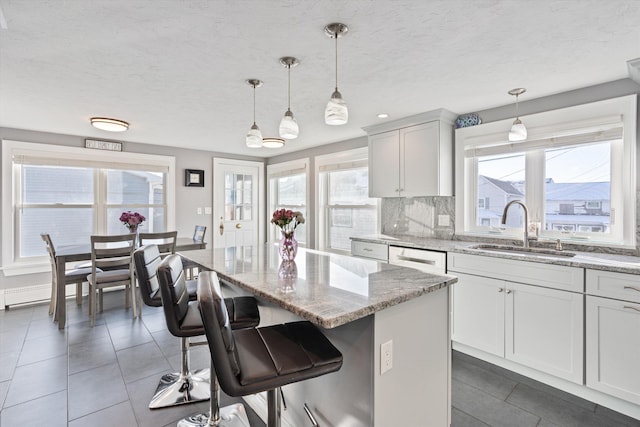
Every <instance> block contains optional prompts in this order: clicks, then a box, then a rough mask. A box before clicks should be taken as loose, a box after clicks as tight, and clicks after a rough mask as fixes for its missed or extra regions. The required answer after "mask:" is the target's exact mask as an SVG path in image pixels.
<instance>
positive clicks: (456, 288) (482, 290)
mask: <svg viewBox="0 0 640 427" xmlns="http://www.w3.org/2000/svg"><path fill="white" fill-rule="evenodd" d="M453 274H455V275H456V276H457V277H458V283H456V284H454V285H453V286H452V289H453V298H452V305H453V309H452V310H453V322H452V323H453V324H452V332H451V334H452V335H451V339H452V340H454V341H456V342H459V343H461V344H465V345H468V346H470V347H474V348H477V349H479V350H483V351H486V352H487V353H491V354H495V355H496V356H500V357H504V295H505V293H504V292H505V282H504V281H503V280H496V279H489V278H487V277H480V276H472V275H468V274H462V273H453Z"/></svg>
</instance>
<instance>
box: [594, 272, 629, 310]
mask: <svg viewBox="0 0 640 427" xmlns="http://www.w3.org/2000/svg"><path fill="white" fill-rule="evenodd" d="M587 294H589V295H595V296H600V297H605V298H614V299H619V300H623V301H632V302H636V303H640V276H636V275H635V274H627V273H615V272H613V271H600V270H589V269H587Z"/></svg>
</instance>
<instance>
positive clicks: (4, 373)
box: [0, 351, 20, 381]
mask: <svg viewBox="0 0 640 427" xmlns="http://www.w3.org/2000/svg"><path fill="white" fill-rule="evenodd" d="M19 358H20V353H19V352H18V351H11V352H7V353H0V381H7V380H10V379H11V378H13V372H14V371H15V369H16V366H17V365H18V359H19Z"/></svg>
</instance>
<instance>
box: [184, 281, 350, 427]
mask: <svg viewBox="0 0 640 427" xmlns="http://www.w3.org/2000/svg"><path fill="white" fill-rule="evenodd" d="M198 304H199V308H200V314H201V316H202V323H203V325H204V329H205V332H206V336H207V342H208V344H209V351H210V352H211V373H212V374H211V387H212V391H211V399H212V401H213V399H214V398H217V394H218V393H217V392H214V390H213V388H214V387H215V386H216V384H215V383H216V381H215V380H216V378H217V381H219V384H220V388H222V390H223V391H224V392H225V393H226V394H228V395H229V396H234V397H238V396H246V395H249V394H254V393H259V392H263V391H267V401H268V403H267V404H268V412H269V413H268V420H267V425H268V427H276V426H280V393H279V392H278V391H279V390H278V389H279V387H282V386H284V385H287V384H291V383H295V382H299V381H304V380H307V379H311V378H315V377H319V376H321V375H325V374H329V373H331V372H336V371H338V370H339V369H340V368H341V367H342V354H341V353H340V351H339V350H338V349H337V348H336V347H334V346H333V344H331V342H330V341H329V340H328V339H327V338H326V337H325V336H324V334H323V333H322V332H320V330H319V329H318V328H317V327H316V326H315V325H313V324H312V323H310V322H307V321H299V322H290V323H285V324H281V325H273V326H266V327H261V328H250V329H241V330H235V331H234V330H232V329H231V326H230V322H229V316H228V314H227V311H226V305H225V304H224V303H223V298H222V294H221V292H220V283H219V280H218V276H217V274H216V273H215V272H212V271H205V272H202V273H200V275H199V276H198ZM214 372H215V376H214V375H213V373H214ZM212 406H213V404H212ZM221 418H222V417H220V416H219V415H218V416H216V414H215V413H214V411H213V410H212V413H211V418H210V420H209V424H202V425H215V426H217V425H222V424H220V422H222V421H224V420H223V419H221ZM178 425H179V426H180V425H186V424H180V423H179V424H178Z"/></svg>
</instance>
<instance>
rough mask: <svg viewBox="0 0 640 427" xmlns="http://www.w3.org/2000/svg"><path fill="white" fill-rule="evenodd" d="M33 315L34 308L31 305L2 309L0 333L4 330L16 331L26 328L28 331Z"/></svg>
mask: <svg viewBox="0 0 640 427" xmlns="http://www.w3.org/2000/svg"><path fill="white" fill-rule="evenodd" d="M32 317H33V308H29V307H21V308H12V309H10V310H0V334H1V333H2V332H16V331H20V330H24V332H25V333H26V332H27V329H28V328H29V323H31V318H32Z"/></svg>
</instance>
